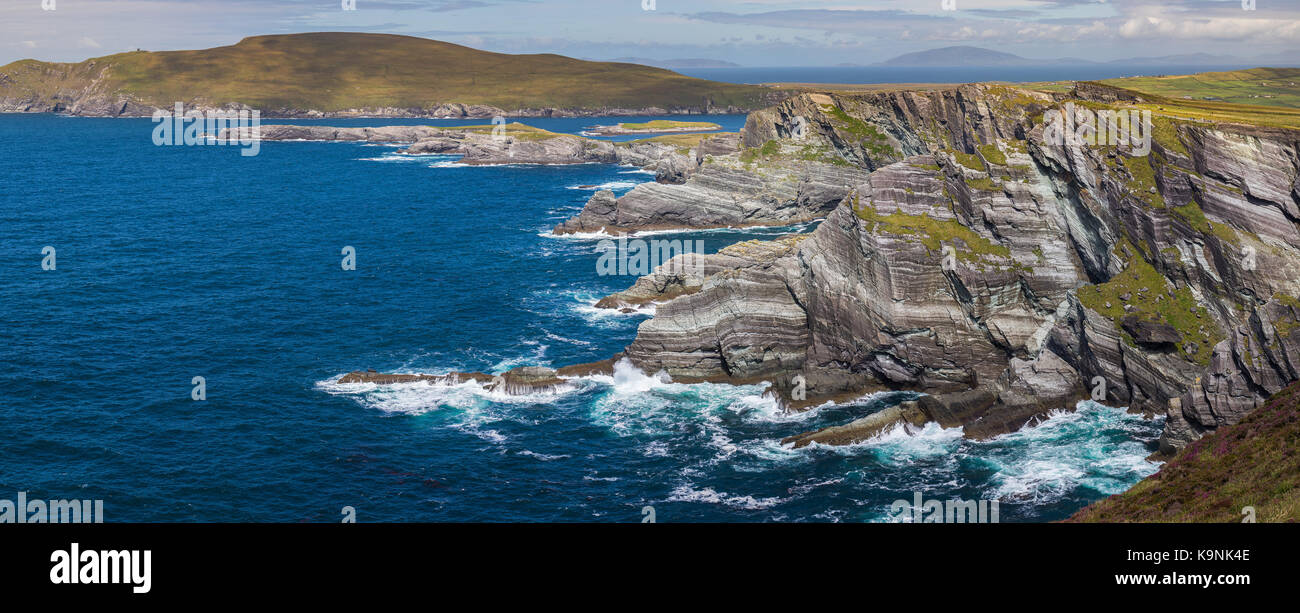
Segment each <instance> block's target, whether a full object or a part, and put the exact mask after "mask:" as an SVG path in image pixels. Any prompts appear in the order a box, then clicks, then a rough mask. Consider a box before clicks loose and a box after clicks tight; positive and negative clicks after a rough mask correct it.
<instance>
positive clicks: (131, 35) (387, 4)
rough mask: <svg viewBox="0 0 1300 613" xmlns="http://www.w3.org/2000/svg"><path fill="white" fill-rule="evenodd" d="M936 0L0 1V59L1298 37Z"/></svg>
mask: <svg viewBox="0 0 1300 613" xmlns="http://www.w3.org/2000/svg"><path fill="white" fill-rule="evenodd" d="M951 1H952V3H954V4H955V10H944V0H856V1H852V0H851V1H841V2H834V1H830V2H822V1H819V0H802V1H799V2H788V1H784V0H356V7H357V10H355V11H344V10H343V8H342V2H341V0H0V34H2V35H0V64H4V63H8V62H10V61H13V60H16V59H21V58H27V57H31V58H36V59H42V60H53V61H80V60H83V59H86V58H88V57H95V56H100V55H107V54H110V53H116V52H119V51H127V50H131V49H136V48H142V49H147V50H151V51H160V50H169V49H199V48H206V47H215V46H221V45H229V44H233V43H235V42H238V41H239V39H241V38H243V37H245V36H250V35H257V34H280V33H289V32H311V31H358V32H386V33H394V34H409V35H413V36H423V37H427V38H435V39H439V40H446V41H451V42H455V43H460V44H464V45H469V46H471V47H476V48H480V49H488V50H491V51H502V52H509V53H539V52H548V53H560V54H564V55H569V56H573V57H581V58H589V59H612V58H616V57H628V56H634V57H644V58H653V59H660V60H664V59H679V58H709V59H718V60H726V61H730V62H735V63H738V64H743V65H746V66H830V65H837V64H842V63H857V64H871V63H874V62H878V61H882V60H885V59H888V58H890V57H893V56H895V55H899V54H901V53H907V52H912V51H923V50H926V49H933V48H937V47H945V46H951V45H975V46H980V47H987V48H990V49H996V50H1000V51H1005V52H1009V53H1015V54H1018V55H1023V56H1026V57H1043V58H1054V57H1080V58H1085V59H1090V60H1097V61H1108V60H1113V59H1122V58H1126V57H1134V56H1162V55H1170V54H1181V53H1197V52H1207V53H1214V54H1226V55H1238V56H1243V57H1247V58H1253V57H1257V56H1261V55H1269V54H1275V53H1279V52H1286V51H1296V50H1300V0H1253V2H1254V10H1246V7H1244V6H1243V5H1249V4H1250V3H1251V1H1252V0H1245V1H1244V2H1243V0H1176V1H1155V0H951ZM51 2H53V8H54V10H44V7H43V6H42V4H43V3H44V4H46V5H47V6H48V5H49V3H51ZM651 6H653V10H646V9H647V8H650V7H651ZM1298 54H1300V52H1298Z"/></svg>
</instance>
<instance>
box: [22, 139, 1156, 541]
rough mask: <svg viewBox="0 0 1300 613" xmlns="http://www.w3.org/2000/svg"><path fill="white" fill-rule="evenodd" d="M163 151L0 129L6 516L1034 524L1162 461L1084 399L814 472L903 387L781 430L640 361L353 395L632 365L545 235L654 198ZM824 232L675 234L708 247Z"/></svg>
mask: <svg viewBox="0 0 1300 613" xmlns="http://www.w3.org/2000/svg"><path fill="white" fill-rule="evenodd" d="M651 119H657V118H655V117H643V118H639V120H651ZM708 119H709V120H711V121H714V122H717V123H719V124H720V125H721V126H722V127H723V129H726V130H737V129H739V128H740V127H741V126H742V125H743V123H744V117H743V116H739V115H724V116H714V117H709V118H708ZM628 120H638V118H629V119H628ZM596 121H598V120H592V119H539V120H530V121H529V123H531V124H533V125H536V126H538V127H541V128H545V129H547V130H552V131H557V132H567V133H574V134H577V133H581V132H582V131H584V129H586V128H589V127H590V126H591V125H592V124H593V123H595V122H596ZM264 123H303V124H311V123H315V124H318V125H343V126H362V125H374V126H378V125H391V124H399V123H410V124H430V123H433V124H439V125H455V124H458V123H463V122H458V121H454V120H438V121H429V120H395V119H347V120H342V119H332V120H318V121H308V120H301V121H276V120H268V121H266V122H264ZM480 123H481V122H480ZM153 127H154V124H153V123H152V122H151V121H150V120H149V119H106V118H83V117H65V116H58V115H51V114H33V115H0V305H2V308H0V365H2V367H0V423H2V424H3V428H0V498H5V499H14V497H15V496H16V494H17V492H27V498H28V499H47V500H48V499H80V500H102V501H103V516H104V519H105V521H109V522H338V521H343V520H344V519H347V518H348V516H349V514H352V517H354V518H355V520H356V521H359V522H453V521H454V522H641V521H646V520H648V519H649V518H651V517H653V519H654V520H655V521H657V522H890V521H902V520H904V519H906V518H905V517H903V516H902V514H898V513H895V512H893V511H892V510H891V509H892V508H893V503H894V502H895V501H898V500H906V501H909V502H910V501H913V500H914V499H915V496H916V495H918V494H919V495H920V496H922V498H923V499H924V500H941V501H945V500H954V499H961V500H971V501H978V500H987V501H997V502H998V504H999V509H1000V514H999V518H1000V521H1002V522H1037V521H1051V520H1058V519H1062V518H1064V517H1067V516H1069V515H1070V514H1071V513H1073V512H1074V511H1076V510H1078V509H1080V508H1081V507H1083V506H1085V505H1087V504H1089V503H1090V502H1093V501H1095V500H1098V499H1100V498H1103V497H1105V496H1108V495H1111V494H1115V493H1118V492H1122V491H1124V490H1125V489H1126V488H1128V487H1130V486H1132V485H1133V484H1134V483H1136V482H1137V481H1138V480H1140V479H1142V478H1143V477H1145V476H1147V475H1150V474H1152V473H1153V472H1154V471H1156V470H1157V468H1158V465H1157V464H1155V463H1152V462H1149V461H1147V460H1146V457H1147V456H1148V455H1149V454H1150V453H1151V452H1152V451H1153V450H1154V449H1155V447H1154V445H1155V439H1156V438H1157V437H1158V435H1159V433H1160V430H1161V427H1162V423H1161V421H1160V420H1159V419H1157V420H1154V421H1152V420H1146V419H1144V418H1143V417H1142V416H1140V415H1134V414H1130V413H1129V412H1127V411H1126V410H1125V409H1124V408H1123V407H1107V406H1102V405H1099V404H1095V403H1091V402H1085V403H1082V404H1080V405H1078V406H1077V407H1064V406H1063V407H1060V409H1061V410H1060V411H1058V412H1057V413H1055V414H1054V415H1053V416H1052V417H1051V419H1048V420H1047V421H1045V422H1043V423H1042V424H1040V425H1037V426H1033V427H1028V428H1025V429H1023V430H1021V431H1019V432H1016V433H1014V434H1008V435H1004V436H999V437H996V438H994V439H992V440H988V441H982V442H977V441H970V440H966V439H964V438H963V437H962V433H961V431H960V429H950V430H944V429H941V428H939V427H937V426H934V425H931V426H927V427H926V428H924V429H923V430H921V431H919V432H915V433H913V434H909V433H906V432H903V431H891V432H888V433H885V434H883V435H881V436H879V437H878V438H875V439H873V440H870V441H867V442H863V443H860V444H857V445H852V446H848V447H828V446H820V445H813V446H810V447H806V448H801V449H797V450H796V449H792V448H789V447H787V446H783V445H782V444H781V443H780V440H781V439H782V438H784V437H786V436H790V435H792V434H797V433H801V432H805V431H808V430H813V429H817V428H822V427H825V426H830V425H837V424H843V423H847V422H849V421H851V420H853V419H856V418H859V417H862V416H864V415H868V414H870V413H872V412H875V411H879V410H881V409H883V408H886V407H889V406H891V405H893V404H896V403H898V402H901V401H904V400H908V399H911V398H914V397H915V394H911V393H886V394H875V395H870V396H866V397H863V398H861V399H858V400H856V401H853V402H848V403H844V404H834V405H831V404H828V405H825V406H821V407H818V408H815V409H812V410H809V411H806V412H801V413H788V412H785V411H783V410H781V408H779V407H778V406H777V404H775V403H774V402H773V401H772V400H771V399H770V398H769V397H767V396H766V395H765V394H764V392H765V388H766V386H765V385H751V386H739V387H737V386H730V385H721V384H684V383H677V382H673V381H672V380H671V379H670V378H667V377H665V376H663V375H662V374H660V373H647V372H641V371H639V370H637V369H636V368H635V367H633V366H631V365H630V364H628V363H622V364H620V365H619V366H618V367H617V368H616V370H615V372H614V374H613V375H612V376H593V377H588V378H583V379H578V380H575V381H573V382H572V383H573V385H572V386H571V389H568V390H563V391H559V392H556V393H549V394H535V395H530V396H523V397H512V396H505V395H500V394H496V393H492V392H489V391H486V390H485V389H484V388H483V387H481V386H479V385H478V384H475V383H472V382H469V383H463V384H460V385H443V386H435V385H427V384H424V383H419V384H399V385H344V384H339V383H338V382H337V381H338V380H339V378H340V377H341V376H342V375H343V374H345V373H347V372H349V371H353V370H362V369H371V368H373V369H375V370H378V371H380V372H398V373H446V372H451V371H484V372H489V373H499V372H503V371H505V370H507V369H509V368H512V367H515V366H521V365H542V366H555V367H558V366H564V365H568V364H575V363H584V362H592V361H597V360H603V359H606V358H608V357H610V356H612V355H614V354H616V353H617V352H619V351H620V350H622V349H623V348H624V347H625V346H626V345H628V344H629V343H630V342H631V341H632V340H633V338H634V337H635V335H636V331H637V327H638V325H640V324H641V323H642V322H644V321H646V319H647V318H648V317H650V316H651V315H650V314H647V313H638V314H622V313H618V312H614V311H610V310H602V309H597V308H595V306H594V305H595V303H596V301H597V300H599V299H600V298H601V297H603V296H605V295H607V294H610V293H612V292H616V291H619V290H622V289H625V288H627V287H629V286H630V285H631V284H632V283H633V282H634V281H635V278H633V277H627V276H601V275H600V274H598V269H597V266H596V262H597V260H598V258H599V257H600V251H599V250H598V247H597V246H598V238H599V237H590V236H584V237H576V238H575V237H569V238H558V237H555V236H552V235H551V234H550V233H549V230H550V229H551V228H552V227H553V226H554V225H555V224H557V223H559V222H560V221H562V220H564V219H566V218H568V217H570V216H572V215H575V214H577V213H578V212H579V211H580V210H581V209H582V207H583V204H584V203H585V202H586V200H587V199H588V198H589V197H590V196H591V195H592V193H593V192H594V191H595V190H597V189H609V190H613V191H614V192H615V193H617V194H623V193H626V192H627V191H629V190H631V189H632V188H633V187H635V186H636V185H637V184H639V183H642V182H646V181H652V180H653V176H651V175H650V174H648V173H646V172H644V171H642V170H640V169H637V168H632V167H624V166H617V165H603V164H590V165H575V166H525V165H503V166H486V167H472V166H466V165H462V164H460V163H459V162H458V160H457V159H456V158H455V157H454V156H407V155H400V154H398V153H397V150H398V147H397V146H395V145H387V144H360V143H342V142H267V143H263V144H262V146H261V149H260V152H259V154H258V155H256V156H243V155H241V154H240V153H241V149H240V148H238V147H231V146H155V145H154V143H153V141H152V138H151V136H152V132H153ZM814 225H815V224H809V225H803V226H795V227H785V228H766V229H755V230H740V229H724V230H711V231H699V232H681V233H677V234H674V235H673V236H672V238H681V239H684V240H691V241H696V240H698V241H702V243H703V245H704V246H705V250H706V251H708V252H714V251H717V250H718V249H721V248H722V247H724V246H726V245H728V244H732V243H735V242H739V241H745V240H750V239H762V238H772V237H775V236H779V235H781V234H784V233H788V232H795V231H809V230H811V229H812V228H813V226H814ZM349 248H350V251H351V253H352V254H353V255H352V257H353V258H354V263H355V269H354V270H347V269H345V267H344V266H343V260H344V259H345V257H348V256H345V255H344V252H345V251H348V250H349ZM4 492H10V494H9V495H5V494H4Z"/></svg>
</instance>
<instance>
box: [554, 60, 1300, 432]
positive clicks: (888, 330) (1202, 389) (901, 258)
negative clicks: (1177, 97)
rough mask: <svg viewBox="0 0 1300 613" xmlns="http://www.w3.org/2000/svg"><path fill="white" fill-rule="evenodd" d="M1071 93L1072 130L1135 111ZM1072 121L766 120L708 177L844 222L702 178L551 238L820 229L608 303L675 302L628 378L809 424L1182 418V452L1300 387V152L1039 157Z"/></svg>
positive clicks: (887, 104)
mask: <svg viewBox="0 0 1300 613" xmlns="http://www.w3.org/2000/svg"><path fill="white" fill-rule="evenodd" d="M1074 95H1075V96H1087V97H1088V98H1089V99H1083V100H1080V99H1077V98H1076V99H1075V100H1074V101H1075V102H1076V104H1078V105H1079V108H1091V109H1098V108H1104V107H1105V106H1106V105H1110V104H1122V102H1115V100H1106V98H1105V96H1106V95H1108V92H1106V91H1104V90H1101V91H1091V90H1090V91H1081V92H1075V94H1074ZM1066 101H1067V100H1066V97H1063V96H1058V97H1055V98H1054V97H1052V96H1050V95H1047V94H1041V93H1034V92H1028V91H1024V90H1019V89H1014V88H1008V87H1001V86H989V85H972V86H964V87H961V88H959V89H957V90H955V91H947V92H888V93H878V94H871V95H834V96H831V95H819V94H811V95H803V96H799V97H797V98H793V99H790V100H787V101H785V102H783V103H782V104H780V105H778V106H776V107H773V108H770V109H767V110H764V111H759V112H756V113H753V114H751V116H750V118H749V122H748V124H747V125H746V127H745V130H744V131H743V133H742V142H741V148H740V150H739V151H738V152H736V153H732V154H727V155H725V156H722V157H724V158H727V159H725V160H722V162H721V163H718V162H717V160H715V163H714V164H713V165H714V166H717V167H718V168H739V167H740V165H743V164H744V163H745V162H744V159H745V158H746V157H748V159H749V160H751V161H753V160H758V159H765V160H767V161H768V163H769V164H770V165H771V166H772V167H774V168H796V167H798V168H801V170H799V171H795V176H797V177H803V178H808V177H815V178H816V181H820V182H821V184H822V185H826V184H829V183H831V182H832V181H852V183H851V184H850V186H849V187H848V188H846V190H845V192H844V197H842V198H837V199H835V202H834V203H833V204H832V205H830V206H827V207H825V208H821V207H819V206H815V205H814V206H811V207H809V208H808V209H807V210H801V209H800V208H799V205H797V204H795V203H798V202H800V196H799V195H800V194H804V193H812V192H816V191H817V188H816V187H815V185H817V184H816V183H811V182H806V181H800V180H796V179H789V178H786V179H785V180H784V182H785V184H787V185H791V186H792V187H790V188H789V189H787V191H784V192H781V191H779V190H777V189H772V190H770V191H768V192H765V193H769V194H775V195H774V196H773V198H772V201H773V202H775V203H776V204H775V205H772V206H765V207H760V213H759V214H752V215H749V216H748V217H744V216H738V215H737V213H735V212H733V211H730V210H728V209H726V208H725V207H723V206H721V205H719V204H718V201H721V200H725V199H724V198H720V197H714V195H711V194H710V193H709V192H708V191H707V189H708V188H707V186H708V185H709V183H708V182H709V181H714V180H717V176H718V175H717V174H712V173H716V172H717V171H711V170H710V169H709V167H710V164H703V165H701V166H700V169H699V170H698V171H696V173H695V174H694V175H693V176H692V177H691V178H690V179H689V180H688V181H687V183H686V184H685V185H681V186H664V185H658V186H655V185H652V186H648V187H646V188H638V190H634V191H633V192H632V193H629V194H628V195H626V196H624V197H623V198H622V199H619V200H617V201H613V200H612V199H607V201H606V202H604V203H602V206H601V207H600V208H601V210H598V211H592V210H591V209H592V208H593V207H592V206H590V205H589V207H588V210H587V211H584V212H583V216H581V217H579V218H577V219H576V220H571V222H568V223H566V224H565V226H562V227H561V228H559V229H557V230H558V231H564V230H565V229H593V228H596V226H597V225H599V224H601V223H605V222H606V220H613V221H612V222H610V223H607V224H606V225H604V227H605V228H606V229H609V228H610V227H611V226H612V227H618V228H633V229H635V228H639V227H663V226H673V225H676V226H686V227H707V226H712V225H726V224H731V223H737V221H738V220H739V223H740V224H743V223H745V220H748V221H750V222H752V223H771V222H773V221H779V220H781V219H783V217H782V216H781V215H782V214H781V212H782V211H801V212H800V213H797V214H796V213H791V214H789V215H788V218H798V217H799V216H800V215H805V216H809V215H818V214H822V215H825V216H826V220H825V221H824V222H823V223H822V224H821V225H820V226H819V227H818V228H817V230H816V231H814V232H813V233H812V234H811V235H810V236H808V237H807V238H806V239H804V240H800V241H797V242H788V244H783V245H779V246H773V247H771V248H750V249H748V250H746V252H745V254H743V257H738V256H737V254H718V256H711V257H710V258H708V259H706V262H705V265H704V266H699V267H697V269H696V274H695V276H694V277H693V278H677V279H671V278H665V277H664V276H663V274H662V273H661V272H656V274H655V275H651V277H648V278H646V279H643V280H642V281H641V282H638V284H637V286H635V287H634V288H632V289H631V290H629V291H628V292H624V293H623V294H621V295H616V296H613V297H611V298H610V299H609V300H610V301H611V302H613V303H614V304H615V305H617V304H618V303H620V302H622V303H633V304H635V303H644V302H646V301H649V300H663V299H669V300H668V301H667V302H665V303H663V304H660V305H659V306H658V307H657V311H656V315H655V317H654V318H653V319H651V320H648V321H646V322H645V323H643V324H642V326H641V328H640V330H639V332H638V335H637V338H636V340H635V341H634V342H633V343H632V344H631V345H630V346H629V347H628V348H627V351H626V353H627V355H628V357H630V358H631V359H632V360H633V361H634V362H635V363H637V364H638V365H639V366H641V367H642V368H644V369H646V370H649V371H654V370H659V369H663V370H665V371H667V372H668V373H669V374H671V375H673V376H674V377H681V378H686V379H708V380H726V381H752V380H762V379H766V380H770V381H773V382H774V386H775V389H776V390H777V391H778V392H779V393H781V394H782V395H783V396H784V397H785V398H786V400H787V401H789V402H791V403H792V404H795V405H806V404H811V403H815V402H820V401H823V400H825V399H830V398H836V397H840V396H843V395H845V394H856V393H861V392H863V391H867V390H871V389H876V388H879V387H890V388H901V389H914V390H920V391H925V392H929V393H931V394H934V396H933V397H932V398H931V399H928V400H926V402H923V403H919V407H912V408H909V409H907V410H904V411H901V412H900V415H899V416H898V419H899V422H900V423H901V422H903V421H906V422H908V423H917V421H918V420H920V422H924V421H937V422H939V423H941V424H943V425H945V426H947V425H964V426H966V432H967V434H968V435H970V436H987V435H993V434H997V433H1000V432H1005V431H1009V430H1014V429H1017V428H1019V427H1021V426H1023V425H1024V424H1025V423H1028V422H1031V421H1032V420H1034V419H1037V418H1038V417H1039V416H1041V415H1042V414H1043V413H1044V412H1046V411H1048V410H1052V409H1060V408H1068V407H1071V406H1073V405H1074V403H1075V402H1076V401H1077V400H1079V399H1082V398H1087V397H1093V398H1096V399H1098V400H1103V401H1104V402H1106V403H1108V404H1111V405H1115V406H1130V407H1132V408H1133V409H1135V410H1142V411H1146V412H1150V413H1161V414H1167V415H1168V420H1167V422H1166V423H1167V425H1166V432H1165V434H1164V437H1163V438H1162V451H1165V452H1172V451H1174V450H1176V449H1177V448H1181V447H1183V446H1185V445H1186V444H1187V443H1189V442H1190V441H1192V440H1194V439H1196V438H1197V437H1199V436H1201V435H1203V434H1204V433H1206V432H1209V431H1212V430H1214V429H1216V428H1219V427H1221V426H1224V425H1227V424H1232V423H1235V422H1237V421H1238V420H1240V419H1241V417H1242V416H1243V415H1244V414H1245V413H1246V412H1248V411H1250V410H1251V409H1253V408H1255V407H1256V406H1258V405H1260V404H1261V403H1262V402H1263V401H1264V399H1265V398H1267V397H1268V396H1270V395H1271V394H1273V393H1276V392H1277V391H1279V390H1281V389H1282V388H1283V387H1285V386H1286V385H1287V384H1288V383H1289V382H1291V381H1294V380H1296V379H1300V370H1298V368H1300V353H1297V350H1300V333H1297V330H1300V300H1297V299H1296V298H1295V297H1296V296H1300V229H1298V226H1297V222H1298V221H1300V179H1298V178H1297V177H1298V176H1300V152H1298V151H1300V133H1297V132H1295V131H1288V130H1282V129H1265V128H1258V127H1252V126H1239V125H1224V124H1217V123H1213V122H1208V121H1195V120H1175V119H1171V118H1168V117H1164V116H1161V115H1160V114H1159V108H1158V107H1154V108H1153V110H1155V111H1156V116H1155V118H1154V119H1155V120H1154V138H1153V142H1152V144H1151V148H1150V153H1149V155H1140V153H1142V151H1140V148H1138V147H1133V146H1118V147H1117V146H1084V145H1067V144H1062V143H1059V142H1054V141H1053V139H1052V138H1048V137H1045V135H1044V130H1045V129H1047V127H1048V126H1047V125H1046V123H1045V122H1044V113H1045V112H1046V111H1049V110H1054V109H1058V108H1061V107H1062V104H1063V103H1064V102H1066ZM772 143H775V145H773V144H772ZM728 156H729V157H728ZM758 174H763V176H764V177H766V176H769V175H766V174H765V173H761V172H760V173H758ZM770 176H780V175H770ZM747 180H749V181H764V180H767V179H765V178H761V177H760V178H751V179H747ZM778 182H780V181H778ZM737 183H739V181H737ZM688 189H690V190H695V191H694V192H688V191H687V190H688ZM637 191H642V192H643V193H642V194H641V195H638V196H636V197H634V194H636V193H637ZM719 191H724V190H719ZM666 193H674V194H676V195H675V196H673V197H670V196H666V195H665V194H666ZM734 193H738V194H740V195H739V196H737V197H736V198H734V199H733V201H734V202H745V201H747V199H749V198H751V197H752V196H751V192H747V191H745V190H744V189H741V190H738V191H736V192H734ZM675 197H680V198H682V200H684V202H682V203H679V204H671V202H672V198H675ZM692 198H694V200H692ZM647 200H652V201H654V202H656V203H659V204H656V205H649V204H645V202H646V201H647ZM816 200H817V199H816V198H809V199H808V200H807V201H808V202H815V201H816ZM664 203H670V204H664ZM791 207H793V208H791ZM584 218H585V219H584ZM629 221H633V222H635V223H629ZM571 224H573V225H571ZM728 258H730V259H728ZM656 275H657V276H656ZM656 292H660V293H659V294H658V295H656ZM918 416H920V417H918ZM880 426H881V424H876V423H874V422H873V423H872V424H870V428H869V429H868V430H871V429H874V431H878V429H879V427H880ZM865 432H866V431H864V433H865ZM864 436H865V434H864ZM832 438H834V439H835V440H836V441H838V442H852V440H855V439H854V436H853V435H852V433H851V432H849V433H845V432H837V433H835V436H834V437H832ZM858 440H860V439H858Z"/></svg>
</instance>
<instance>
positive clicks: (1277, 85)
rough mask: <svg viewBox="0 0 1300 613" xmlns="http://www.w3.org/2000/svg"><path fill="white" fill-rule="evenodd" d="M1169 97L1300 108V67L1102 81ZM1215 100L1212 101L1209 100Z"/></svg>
mask: <svg viewBox="0 0 1300 613" xmlns="http://www.w3.org/2000/svg"><path fill="white" fill-rule="evenodd" d="M1102 83H1105V84H1107V85H1114V86H1116V87H1123V88H1125V89H1131V90H1134V91H1139V92H1143V93H1147V94H1155V95H1158V96H1164V97H1166V98H1177V99H1184V100H1186V99H1190V100H1199V101H1210V102H1231V103H1235V104H1250V105H1261V106H1285V107H1290V108H1300V68H1253V69H1251V70H1234V71H1232V72H1205V73H1201V74H1194V75H1185V76H1171V77H1132V78H1127V79H1110V80H1106V81H1102ZM1207 99H1212V100H1207Z"/></svg>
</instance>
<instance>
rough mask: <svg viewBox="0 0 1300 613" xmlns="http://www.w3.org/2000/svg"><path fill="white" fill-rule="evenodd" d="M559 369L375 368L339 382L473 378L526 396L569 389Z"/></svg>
mask: <svg viewBox="0 0 1300 613" xmlns="http://www.w3.org/2000/svg"><path fill="white" fill-rule="evenodd" d="M588 366H589V367H590V370H591V373H583V374H594V373H596V372H599V371H600V370H601V369H600V367H599V366H598V365H588ZM572 370H573V368H572V367H571V368H570V371H572ZM562 372H563V371H556V370H553V369H550V368H544V367H540V366H521V367H518V368H512V369H510V370H508V371H506V372H504V373H501V374H500V375H488V374H484V373H481V372H468V373H464V372H455V373H448V374H445V375H425V374H386V373H380V372H377V371H374V370H365V371H360V370H359V371H354V372H350V373H348V374H346V375H343V376H342V377H340V378H339V380H338V383H341V384H364V383H370V384H374V385H395V384H401V383H419V382H424V383H428V384H429V385H459V384H461V383H465V382H467V381H474V382H476V383H479V384H481V385H483V387H484V389H487V390H488V391H491V392H499V393H502V394H508V395H511V396H527V395H529V394H547V393H556V392H563V391H567V390H569V389H572V387H571V385H570V384H569V382H568V381H566V380H565V379H564V378H562V377H561V373H562ZM566 376H578V375H566Z"/></svg>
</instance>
